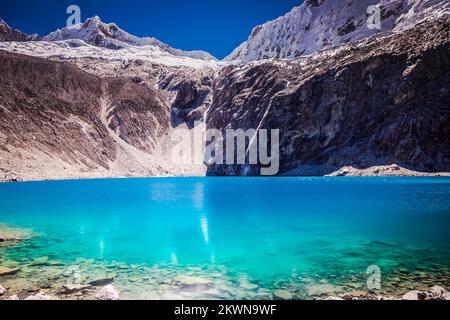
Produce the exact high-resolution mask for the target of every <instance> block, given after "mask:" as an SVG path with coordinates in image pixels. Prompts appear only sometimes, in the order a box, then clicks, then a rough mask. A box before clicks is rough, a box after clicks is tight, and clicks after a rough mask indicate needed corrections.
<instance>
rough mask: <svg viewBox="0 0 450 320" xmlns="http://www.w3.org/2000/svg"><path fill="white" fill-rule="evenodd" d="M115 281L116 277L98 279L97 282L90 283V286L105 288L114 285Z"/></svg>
mask: <svg viewBox="0 0 450 320" xmlns="http://www.w3.org/2000/svg"><path fill="white" fill-rule="evenodd" d="M113 281H114V277H109V278H101V279H97V280H93V281H91V282H89V285H91V286H93V287H103V286H107V285H109V284H111V283H113Z"/></svg>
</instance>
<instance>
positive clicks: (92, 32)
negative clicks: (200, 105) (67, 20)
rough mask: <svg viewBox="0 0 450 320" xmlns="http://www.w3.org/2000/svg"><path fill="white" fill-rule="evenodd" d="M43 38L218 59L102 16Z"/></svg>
mask: <svg viewBox="0 0 450 320" xmlns="http://www.w3.org/2000/svg"><path fill="white" fill-rule="evenodd" d="M42 40H44V41H64V40H82V41H84V42H86V43H87V44H90V45H93V46H97V47H103V48H108V49H123V48H129V47H130V46H132V47H133V46H138V47H143V46H153V47H157V48H159V49H161V50H162V51H165V52H167V53H170V54H172V55H175V56H183V57H189V58H193V59H201V60H216V59H215V58H214V57H213V56H212V55H211V54H209V53H207V52H205V51H183V50H178V49H174V48H172V47H170V46H169V45H167V44H165V43H163V42H161V41H159V40H158V39H156V38H150V37H145V38H139V37H136V36H134V35H131V34H129V33H128V32H126V31H124V30H122V29H121V28H119V27H118V26H117V24H115V23H104V22H103V21H102V20H101V19H100V17H98V16H94V17H92V18H89V19H87V20H86V21H85V22H84V23H80V24H77V25H74V26H70V27H66V28H63V29H58V30H56V31H54V32H52V33H50V34H48V35H47V36H45V37H44V38H43V39H42Z"/></svg>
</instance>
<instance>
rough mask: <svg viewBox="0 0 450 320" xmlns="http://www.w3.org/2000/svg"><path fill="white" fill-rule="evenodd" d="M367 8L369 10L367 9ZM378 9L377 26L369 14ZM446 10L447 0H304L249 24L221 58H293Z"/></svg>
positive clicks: (244, 60)
mask: <svg viewBox="0 0 450 320" xmlns="http://www.w3.org/2000/svg"><path fill="white" fill-rule="evenodd" d="M371 7H372V9H371ZM373 8H379V11H380V18H381V21H380V29H378V28H377V27H376V26H375V25H373V24H372V25H368V23H369V24H370V23H373V22H374V21H373V19H372V18H371V17H370V16H371V15H373V17H375V15H374V12H375V11H374V10H373ZM448 14H450V3H449V2H448V1H446V0H382V1H379V0H358V1H355V0H339V1H336V0H307V1H305V2H304V3H303V4H302V5H300V6H298V7H295V8H293V9H292V11H291V12H289V13H288V14H286V15H285V16H282V17H280V18H278V19H276V20H273V21H270V22H267V23H265V24H263V25H260V26H257V27H255V28H254V29H253V32H252V33H251V35H250V37H249V38H248V40H247V41H245V42H244V43H242V44H241V45H240V46H239V47H238V48H236V49H235V50H234V51H233V52H232V53H231V54H230V55H229V56H227V57H226V58H225V59H224V60H225V61H230V62H234V63H248V62H251V61H257V60H263V59H270V58H276V59H295V58H297V57H300V56H304V55H309V54H312V53H314V52H317V51H320V50H324V49H331V48H333V47H336V46H340V45H343V44H346V43H354V42H357V41H359V40H361V39H364V38H368V37H371V36H376V35H383V34H386V33H390V32H401V31H403V30H406V29H408V28H410V27H412V26H414V25H416V24H418V23H421V22H424V21H432V20H436V19H438V18H439V17H442V16H445V15H448Z"/></svg>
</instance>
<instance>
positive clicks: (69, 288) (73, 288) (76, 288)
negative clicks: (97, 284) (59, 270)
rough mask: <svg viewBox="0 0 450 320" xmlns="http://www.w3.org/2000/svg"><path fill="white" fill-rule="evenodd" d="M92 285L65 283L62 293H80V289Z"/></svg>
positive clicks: (82, 289) (85, 288) (86, 288)
mask: <svg viewBox="0 0 450 320" xmlns="http://www.w3.org/2000/svg"><path fill="white" fill-rule="evenodd" d="M91 287H92V286H90V285H64V286H63V289H62V290H61V293H62V294H74V293H78V292H80V291H84V290H88V289H90V288H91Z"/></svg>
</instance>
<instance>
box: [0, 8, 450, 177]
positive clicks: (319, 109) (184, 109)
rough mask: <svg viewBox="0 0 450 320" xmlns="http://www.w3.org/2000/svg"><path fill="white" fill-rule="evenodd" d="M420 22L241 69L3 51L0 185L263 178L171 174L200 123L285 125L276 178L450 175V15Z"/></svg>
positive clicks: (95, 54)
mask: <svg viewBox="0 0 450 320" xmlns="http://www.w3.org/2000/svg"><path fill="white" fill-rule="evenodd" d="M326 1H327V0H325V1H308V5H309V6H313V7H314V6H321V5H325V3H326ZM411 1H415V0H411ZM439 3H440V1H435V4H439ZM433 10H434V9H433ZM420 12H422V11H420ZM420 12H419V15H420ZM438 16H440V14H439V15H438ZM94 20H95V19H94ZM94 20H91V23H94V22H95V21H94ZM425 20H426V21H423V22H421V23H418V24H416V25H415V26H414V27H408V28H406V29H405V30H402V31H399V32H395V33H392V34H386V35H384V36H381V35H380V36H378V37H366V38H364V39H362V40H359V41H356V40H355V42H353V41H354V40H351V41H350V42H349V43H347V44H343V45H340V46H339V47H336V48H332V49H329V50H319V51H318V52H315V53H313V54H311V55H309V56H302V57H299V58H296V59H292V60H286V59H271V60H264V59H263V60H262V61H254V62H249V63H246V64H235V63H228V62H226V63H223V62H217V61H215V60H212V59H209V60H204V59H202V58H192V57H189V56H179V55H176V54H174V53H171V52H167V51H164V50H163V48H160V47H159V46H157V45H156V46H151V45H143V46H140V45H138V44H133V43H131V42H132V41H135V39H134V38H131V40H130V39H128V38H126V37H125V36H124V35H123V34H122V33H121V32H119V31H117V33H114V32H113V31H114V30H112V31H111V30H109V31H107V32H106V33H102V35H99V34H97V36H99V37H100V38H98V37H97V36H95V37H94V38H91V37H88V38H83V37H80V36H78V38H73V39H69V38H70V37H69V38H67V39H65V40H57V39H59V38H58V37H59V36H61V39H62V38H63V36H62V35H65V36H64V37H66V34H65V33H64V32H59V33H56V34H54V35H53V36H54V37H55V38H54V40H52V41H48V40H44V41H25V40H24V39H23V38H18V39H16V40H14V41H12V40H7V42H5V41H3V42H0V60H1V61H0V62H1V63H0V75H1V76H0V88H1V90H0V142H1V144H0V145H1V147H0V180H42V179H68V178H94V177H96V178H99V177H130V176H133V177H134V176H140V177H141V176H161V175H162V176H166V175H175V176H179V175H205V174H209V175H248V174H249V175H257V174H258V172H259V169H260V168H259V166H251V167H248V166H220V165H218V166H216V165H210V166H209V167H208V168H205V167H204V166H200V167H198V166H186V167H180V166H178V165H175V164H173V163H172V162H171V158H170V157H171V147H172V145H173V141H171V138H172V133H173V130H175V129H177V128H186V129H192V128H193V126H194V124H195V123H198V122H200V123H203V125H204V126H206V128H218V129H225V128H234V129H238V128H242V129H244V130H245V129H249V128H253V129H255V128H264V129H272V128H273V129H281V136H280V138H281V145H280V147H281V148H280V150H281V159H280V161H281V163H280V164H281V170H280V172H279V174H290V175H326V174H334V173H335V174H338V175H348V174H358V173H361V172H363V174H370V175H384V174H388V175H401V174H407V175H412V174H424V175H429V174H438V173H439V172H444V173H445V172H450V146H449V143H448V141H447V140H448V139H447V137H448V136H449V133H450V128H449V123H450V120H449V113H450V110H449V108H450V103H449V92H448V88H447V85H446V84H447V83H449V81H450V75H449V74H450V63H449V61H450V57H449V52H450V50H449V49H450V47H449V46H450V33H449V28H450V18H449V17H448V16H447V17H441V18H438V19H437V20H433V19H432V21H427V20H428V19H425ZM5 25H6V24H5ZM108 28H112V29H114V25H112V24H109V25H108ZM5 30H6V29H5ZM7 30H10V28H9V27H8V29H7ZM6 33H8V34H9V33H10V31H7V32H6ZM111 33H113V34H112V36H111ZM0 34H2V33H1V32H0ZM83 34H84V33H83ZM90 34H91V35H94V34H95V33H90ZM106 34H108V35H109V36H108V37H106V38H105V37H104V35H106ZM118 39H119V40H118ZM125 40H126V41H125ZM117 41H119V42H120V43H121V45H123V47H120V48H119V47H115V48H113V49H111V48H108V46H109V44H118V42H117ZM127 41H128V42H130V41H131V42H130V43H127ZM88 42H90V43H91V44H89V43H88ZM225 156H226V155H225ZM393 164H395V166H392V165H393ZM399 166H401V167H403V168H408V170H409V171H405V170H403V169H402V168H401V167H399ZM374 167H375V168H377V169H372V168H374ZM385 168H388V169H389V170H387V169H385ZM206 170H207V171H206ZM439 174H440V173H439Z"/></svg>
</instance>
